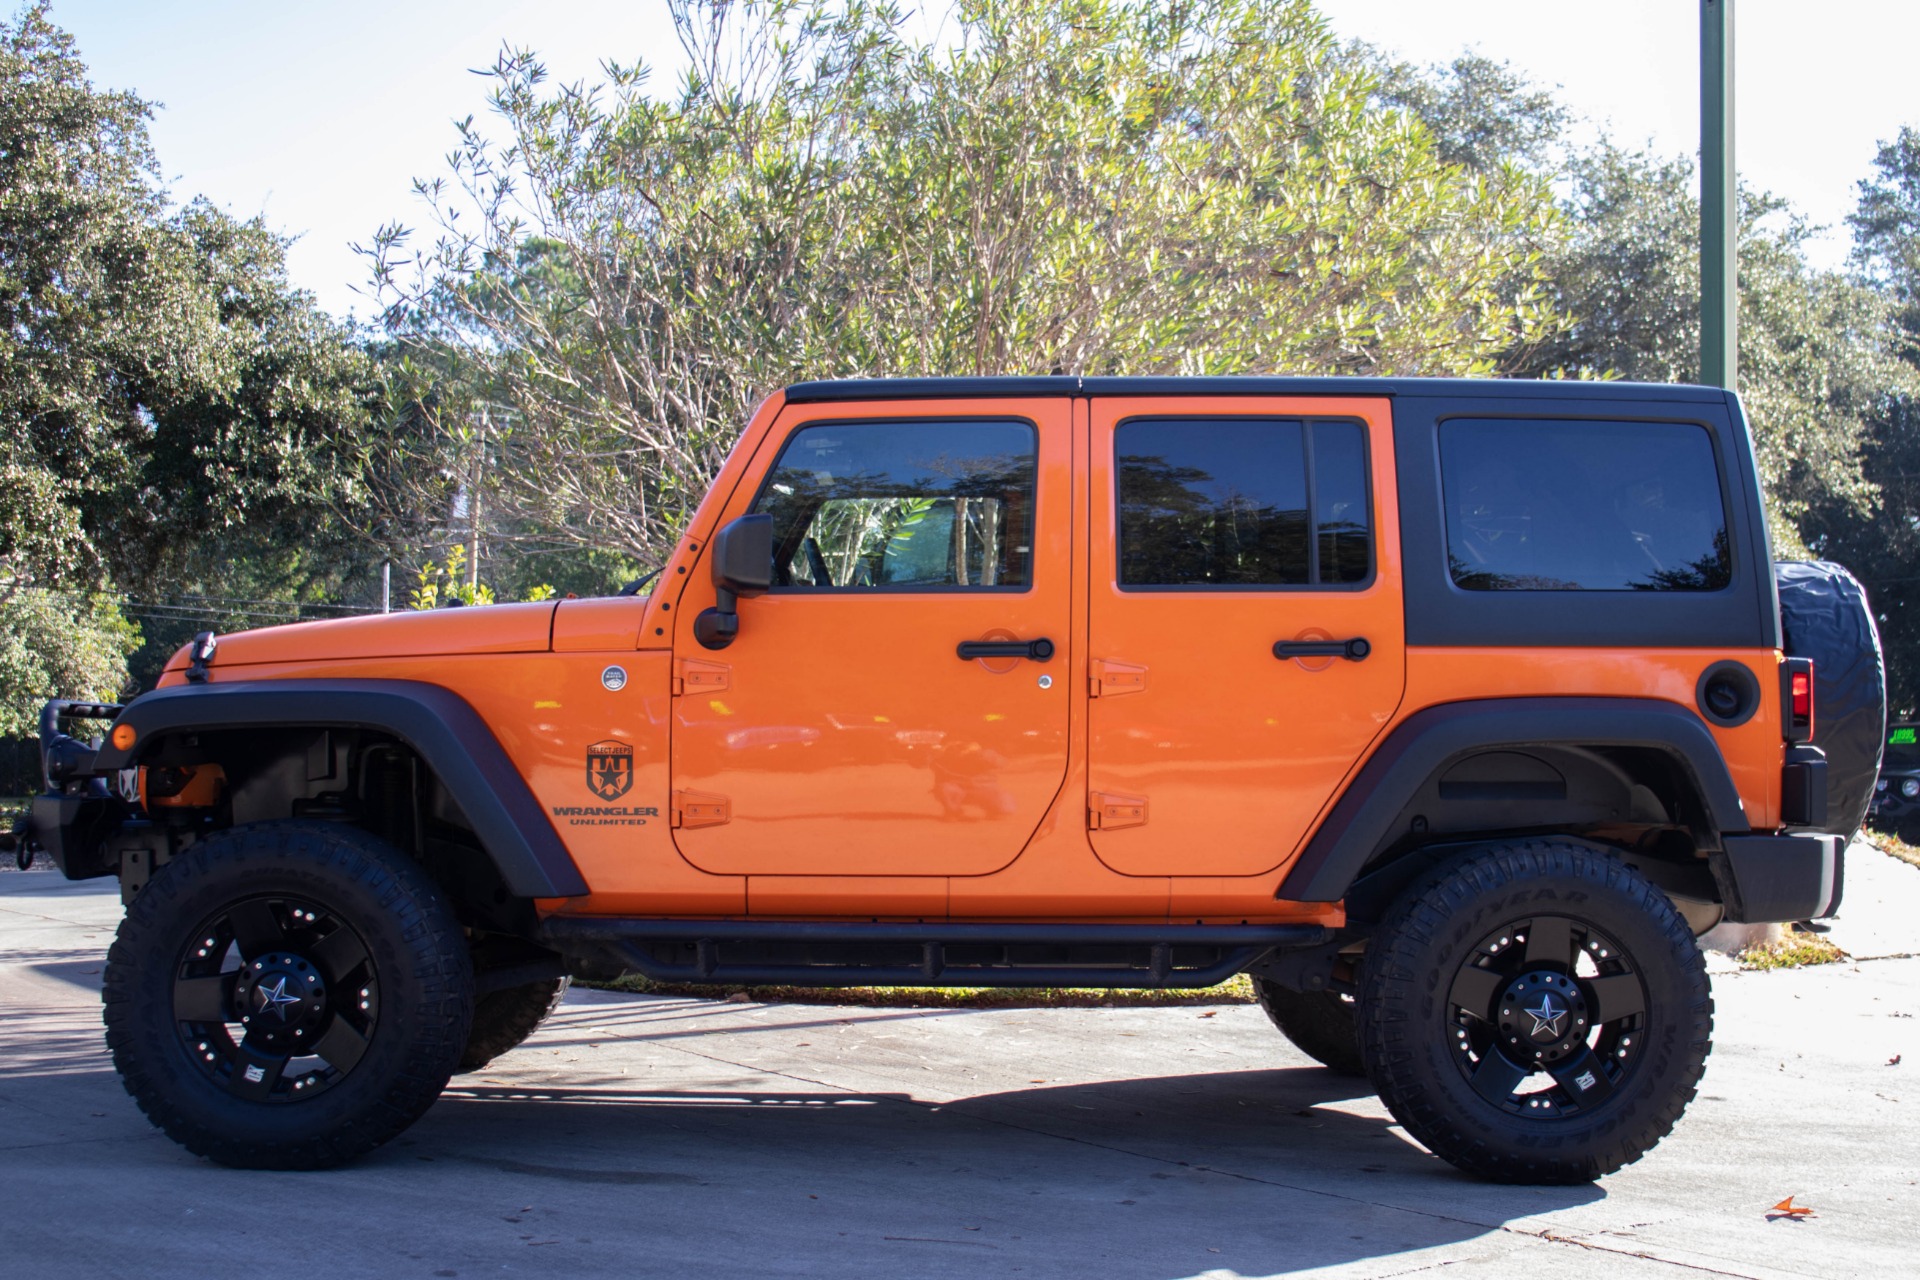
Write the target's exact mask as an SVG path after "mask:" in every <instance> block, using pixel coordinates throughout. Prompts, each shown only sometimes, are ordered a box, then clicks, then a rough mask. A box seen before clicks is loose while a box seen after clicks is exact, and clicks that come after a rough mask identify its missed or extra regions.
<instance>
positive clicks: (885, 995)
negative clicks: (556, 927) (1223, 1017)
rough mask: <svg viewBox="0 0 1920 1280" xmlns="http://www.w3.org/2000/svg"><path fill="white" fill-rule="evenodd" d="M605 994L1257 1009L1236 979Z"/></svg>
mask: <svg viewBox="0 0 1920 1280" xmlns="http://www.w3.org/2000/svg"><path fill="white" fill-rule="evenodd" d="M579 985H581V986H583V987H595V988H598V989H599V990H602V991H632V992H637V993H638V994H640V995H649V996H688V997H692V998H694V999H698V1000H722V1001H725V1000H733V1001H735V1002H752V1003H754V1004H837V1005H854V1006H858V1007H861V1008H867V1009H1139V1008H1148V1007H1152V1006H1156V1005H1208V1004H1213V1005H1218V1004H1252V1003H1253V1002H1254V996H1253V980H1252V979H1251V978H1249V977H1247V975H1246V974H1244V973H1242V974H1236V975H1235V976H1233V977H1231V978H1229V979H1227V980H1226V981H1225V982H1223V983H1221V984H1220V985H1219V986H1217V987H1208V988H1206V989H1205V990H1201V991H1125V990H1109V989H1107V988H1105V987H1059V988H1053V987H754V986H745V985H741V984H739V983H731V984H726V985H716V986H704V985H695V984H692V983H685V982H654V981H651V980H649V979H647V978H643V977H641V976H640V975H639V974H637V973H630V974H627V975H626V976H625V977H622V978H616V979H615V980H614V981H612V982H582V983H580V984H579Z"/></svg>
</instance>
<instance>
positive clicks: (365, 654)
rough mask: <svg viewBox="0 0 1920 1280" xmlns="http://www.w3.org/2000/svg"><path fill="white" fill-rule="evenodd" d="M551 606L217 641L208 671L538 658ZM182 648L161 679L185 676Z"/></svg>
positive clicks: (406, 615) (300, 627)
mask: <svg viewBox="0 0 1920 1280" xmlns="http://www.w3.org/2000/svg"><path fill="white" fill-rule="evenodd" d="M553 611H554V605H553V602H552V601H550V600H549V601H542V602H540V603H537V604H496V605H488V606H486V607H485V608H477V609H431V610H425V611H422V612H417V613H416V612H414V611H412V610H407V611H404V612H401V613H388V614H376V615H374V616H371V617H362V618H329V619H327V620H326V621H324V622H298V623H294V624H292V625H290V626H284V627H267V628H265V629H263V630H260V631H242V632H239V633H237V634H235V635H230V636H221V637H220V647H219V651H218V653H216V654H215V656H214V663H215V665H217V666H219V667H223V668H229V667H237V666H246V665H252V664H255V663H266V662H302V661H308V660H314V659H318V660H322V661H325V660H329V659H344V658H350V659H353V660H359V659H364V658H407V657H433V656H438V655H440V654H454V653H541V652H544V651H545V650H546V649H547V648H548V647H549V646H550V645H551V643H552V638H553ZM186 665H187V659H186V649H185V648H184V647H183V648H182V649H181V650H180V651H179V652H178V653H176V654H174V655H173V657H172V658H171V659H170V660H169V661H168V663H167V671H168V672H169V673H176V672H180V671H184V670H185V669H186Z"/></svg>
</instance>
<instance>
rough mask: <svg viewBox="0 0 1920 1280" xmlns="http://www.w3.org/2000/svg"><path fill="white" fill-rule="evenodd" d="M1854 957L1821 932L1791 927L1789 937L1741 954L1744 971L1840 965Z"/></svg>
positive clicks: (1749, 949) (1751, 948)
mask: <svg viewBox="0 0 1920 1280" xmlns="http://www.w3.org/2000/svg"><path fill="white" fill-rule="evenodd" d="M1851 959H1853V957H1852V956H1850V955H1848V954H1847V953H1846V952H1845V951H1843V950H1841V949H1840V947H1839V946H1837V945H1836V944H1834V943H1832V942H1830V941H1828V940H1827V939H1826V938H1824V937H1822V936H1821V935H1819V934H1817V933H1804V932H1802V931H1800V930H1798V929H1795V928H1792V927H1791V926H1789V927H1788V929H1787V936H1786V937H1784V938H1782V939H1780V941H1778V942H1771V943H1767V944H1766V945H1764V946H1758V947H1748V948H1747V949H1746V950H1745V951H1742V952H1741V953H1740V955H1739V960H1740V967H1741V968H1742V969H1801V968H1805V967H1806V966H1807V965H1812V964H1838V963H1840V962H1841V961H1842V960H1851Z"/></svg>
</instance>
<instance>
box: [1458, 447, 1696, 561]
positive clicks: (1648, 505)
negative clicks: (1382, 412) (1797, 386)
mask: <svg viewBox="0 0 1920 1280" xmlns="http://www.w3.org/2000/svg"><path fill="white" fill-rule="evenodd" d="M1440 478H1441V487H1442V489H1443V491H1444V494H1445V502H1446V518H1447V563H1448V565H1449V567H1450V569H1451V571H1452V574H1453V580H1454V582H1455V583H1457V584H1459V585H1460V586H1462V587H1465V588H1466V589H1468V590H1470V591H1718V590H1720V589H1722V588H1724V587H1726V586H1728V585H1729V584H1730V583H1731V582H1732V581H1733V565H1732V561H1731V558H1730V556H1729V554H1728V544H1727V517H1726V508H1725V506H1724V505H1723V503H1722V502H1721V497H1720V477H1719V470H1718V468H1717V467H1716V465H1715V461H1714V451H1713V440H1712V437H1711V436H1710V435H1708V433H1707V430H1706V428H1704V427H1700V426H1695V425H1692V424H1690V423H1670V422H1582V421H1558V422H1555V421H1544V420H1512V421H1508V420H1486V421H1479V420H1471V419H1455V420H1453V421H1449V422H1443V423H1441V424H1440Z"/></svg>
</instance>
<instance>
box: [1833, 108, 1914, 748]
mask: <svg viewBox="0 0 1920 1280" xmlns="http://www.w3.org/2000/svg"><path fill="white" fill-rule="evenodd" d="M1874 169H1875V173H1874V175H1873V176H1872V177H1871V178H1869V179H1868V180H1867V181H1864V182H1862V183H1861V184H1860V199H1859V204H1858V206H1857V207H1856V209H1855V212H1854V214H1853V217H1852V218H1851V219H1850V220H1849V221H1850V223H1851V225H1852V227H1853V233H1854V245H1855V253H1854V262H1855V264H1856V266H1857V268H1858V269H1859V272H1860V275H1861V278H1862V280H1863V281H1865V282H1866V283H1867V284H1868V285H1870V286H1871V287H1873V288H1874V289H1875V290H1876V291H1877V292H1878V293H1879V294H1880V295H1881V296H1882V297H1883V298H1884V299H1885V302H1886V305H1887V306H1888V307H1889V309H1890V311H1891V313H1892V316H1893V318H1894V321H1895V323H1896V325H1897V328H1896V330H1895V341H1894V349H1895V351H1896V353H1897V355H1898V358H1899V360H1900V361H1901V376H1899V377H1894V378H1889V379H1888V380H1887V382H1886V384H1885V386H1884V388H1883V389H1882V396H1881V399H1880V403H1879V407H1878V412H1877V413H1876V414H1875V417H1874V421H1873V424H1872V429H1871V431H1870V432H1869V434H1868V437H1867V441H1866V447H1865V450H1864V456H1865V458H1866V472H1867V476H1868V478H1869V479H1870V480H1871V481H1872V482H1873V483H1874V484H1875V485H1876V486H1877V488H1878V490H1879V501H1878V502H1877V503H1876V504H1875V507H1874V510H1873V512H1872V515H1871V518H1870V519H1868V520H1864V521H1863V520H1859V519H1856V518H1852V516H1851V515H1850V513H1845V512H1840V513H1821V514H1822V515H1823V516H1827V517H1828V518H1826V519H1825V520H1824V521H1823V522H1822V525H1821V528H1820V537H1821V538H1822V540H1823V542H1822V545H1823V549H1824V550H1826V551H1827V553H1828V554H1830V555H1832V556H1833V557H1834V558H1836V559H1839V560H1842V561H1844V562H1845V563H1846V564H1848V565H1850V566H1852V567H1853V568H1854V570H1855V572H1856V573H1858V574H1859V575H1860V577H1861V578H1862V580H1863V581H1865V583H1866V586H1867V589H1868V592H1869V593H1870V595H1871V597H1872V600H1873V603H1874V608H1875V610H1876V611H1877V613H1878V615H1879V619H1880V633H1881V639H1882V641H1883V643H1884V644H1885V646H1886V650H1887V658H1888V664H1887V665H1888V684H1889V696H1890V702H1891V705H1892V707H1893V708H1894V710H1895V712H1896V713H1898V714H1904V715H1909V716H1910V715H1912V714H1914V712H1915V710H1916V708H1920V132H1916V131H1915V130H1914V129H1912V128H1903V129H1901V130H1900V132H1899V134H1898V135H1897V136H1896V137H1895V139H1894V140H1893V141H1892V142H1888V143H1884V144H1882V146H1881V148H1880V152H1879V155H1878V157H1877V158H1876V159H1875V162H1874Z"/></svg>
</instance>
